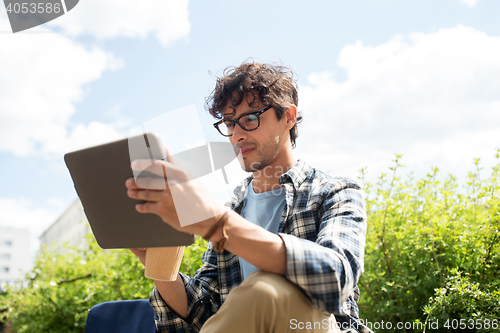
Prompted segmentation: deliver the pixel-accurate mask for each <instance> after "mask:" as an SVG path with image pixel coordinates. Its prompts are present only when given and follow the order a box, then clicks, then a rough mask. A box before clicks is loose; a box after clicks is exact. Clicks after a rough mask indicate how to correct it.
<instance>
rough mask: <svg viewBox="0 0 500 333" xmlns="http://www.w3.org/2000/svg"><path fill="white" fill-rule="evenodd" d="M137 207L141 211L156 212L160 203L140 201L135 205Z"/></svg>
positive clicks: (145, 212)
mask: <svg viewBox="0 0 500 333" xmlns="http://www.w3.org/2000/svg"><path fill="white" fill-rule="evenodd" d="M135 209H136V210H137V211H138V212H139V213H143V214H149V213H153V214H154V213H155V212H157V211H158V203H157V202H145V203H140V204H137V205H135Z"/></svg>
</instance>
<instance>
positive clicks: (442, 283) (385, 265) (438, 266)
mask: <svg viewBox="0 0 500 333" xmlns="http://www.w3.org/2000/svg"><path fill="white" fill-rule="evenodd" d="M499 153H500V150H499V151H498V152H497V154H496V157H497V161H500V158H499V155H500V154H499ZM400 158H401V156H400V155H396V159H395V160H394V162H395V165H394V166H393V167H391V168H390V170H391V175H390V177H389V178H387V175H385V174H383V175H381V177H379V180H378V182H377V184H375V185H372V184H370V183H365V190H366V192H367V212H368V232H367V243H366V252H365V273H364V274H363V276H362V277H361V280H360V288H361V291H362V293H363V295H362V297H361V300H360V312H361V317H362V318H365V319H366V320H367V321H368V322H370V323H372V324H374V323H381V322H382V321H384V322H386V323H387V322H390V323H391V324H392V325H393V329H392V330H394V326H395V325H396V324H397V323H398V322H401V323H411V322H414V323H425V322H426V321H427V323H431V322H437V323H439V328H440V330H442V331H444V332H447V331H450V330H451V329H445V328H443V326H444V324H445V322H443V320H446V319H450V318H456V319H462V318H463V319H466V318H476V317H477V319H487V318H490V319H493V318H495V316H496V318H497V319H498V318H499V316H498V308H499V302H500V297H499V293H498V292H497V291H496V290H498V285H499V282H498V281H499V275H498V274H499V271H500V256H499V255H498V253H499V250H500V245H499V244H500V233H499V230H500V199H499V194H500V191H499V189H500V163H498V164H497V165H496V166H495V167H494V168H493V172H492V173H491V176H490V177H489V178H487V179H482V178H481V177H480V172H481V168H480V166H479V159H477V160H475V166H476V170H475V171H474V172H471V173H469V175H468V181H467V183H466V186H465V188H463V189H461V188H459V186H458V184H457V182H456V179H455V178H454V177H453V176H451V175H450V176H448V178H446V179H445V180H440V179H439V177H438V175H439V174H438V169H437V168H434V169H433V170H432V173H430V174H428V175H427V176H426V177H425V178H424V179H420V180H418V181H415V180H414V179H413V177H412V175H410V176H408V178H407V179H406V180H401V179H400V178H399V177H398V176H397V174H398V171H399V169H400V168H401V167H402V165H401V163H400ZM365 174H366V170H364V169H363V170H361V176H360V178H361V179H362V180H363V179H364V177H365ZM460 288H461V289H460ZM459 290H462V291H459ZM464 290H467V291H464ZM472 294H474V295H476V296H477V297H479V298H478V300H477V301H473V299H471V298H470V297H472ZM479 299H481V301H479ZM451 304H454V305H455V306H450V305H451ZM379 327H380V329H379V330H377V331H381V332H383V331H391V330H390V329H387V328H388V326H387V325H386V326H385V327H381V326H380V325H379ZM426 327H427V331H429V327H428V326H426ZM383 328H385V329H383ZM432 328H435V326H433V327H432ZM423 330H424V329H423V327H419V326H418V325H414V326H412V328H411V329H406V331H408V332H420V331H423Z"/></svg>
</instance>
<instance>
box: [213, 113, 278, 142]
mask: <svg viewBox="0 0 500 333" xmlns="http://www.w3.org/2000/svg"><path fill="white" fill-rule="evenodd" d="M270 108H272V106H266V107H265V108H263V109H262V110H259V111H255V112H251V113H247V114H244V115H242V116H239V117H238V118H236V119H234V120H229V119H222V120H219V121H218V122H216V123H215V124H214V127H215V128H217V130H218V131H219V133H220V134H222V135H223V136H231V135H233V133H234V126H235V124H238V125H240V127H241V129H243V130H245V131H248V132H250V131H254V130H256V129H257V128H259V126H260V115H261V114H263V113H264V112H266V111H267V110H269V109H270Z"/></svg>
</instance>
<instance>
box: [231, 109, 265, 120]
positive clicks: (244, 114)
mask: <svg viewBox="0 0 500 333" xmlns="http://www.w3.org/2000/svg"><path fill="white" fill-rule="evenodd" d="M260 110H262V109H258V110H255V111H248V112H243V113H242V114H240V115H239V116H238V117H234V118H233V119H236V118H239V117H243V116H246V115H247V114H251V113H255V112H259V111H260ZM222 116H223V118H222V120H231V119H227V118H226V116H225V115H224V114H222Z"/></svg>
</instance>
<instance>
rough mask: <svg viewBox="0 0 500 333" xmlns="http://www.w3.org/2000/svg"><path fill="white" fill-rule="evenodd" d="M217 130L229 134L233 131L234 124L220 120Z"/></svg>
mask: <svg viewBox="0 0 500 333" xmlns="http://www.w3.org/2000/svg"><path fill="white" fill-rule="evenodd" d="M219 131H220V132H221V133H222V135H231V134H233V131H234V124H233V123H231V122H229V121H225V122H222V123H220V124H219Z"/></svg>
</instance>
